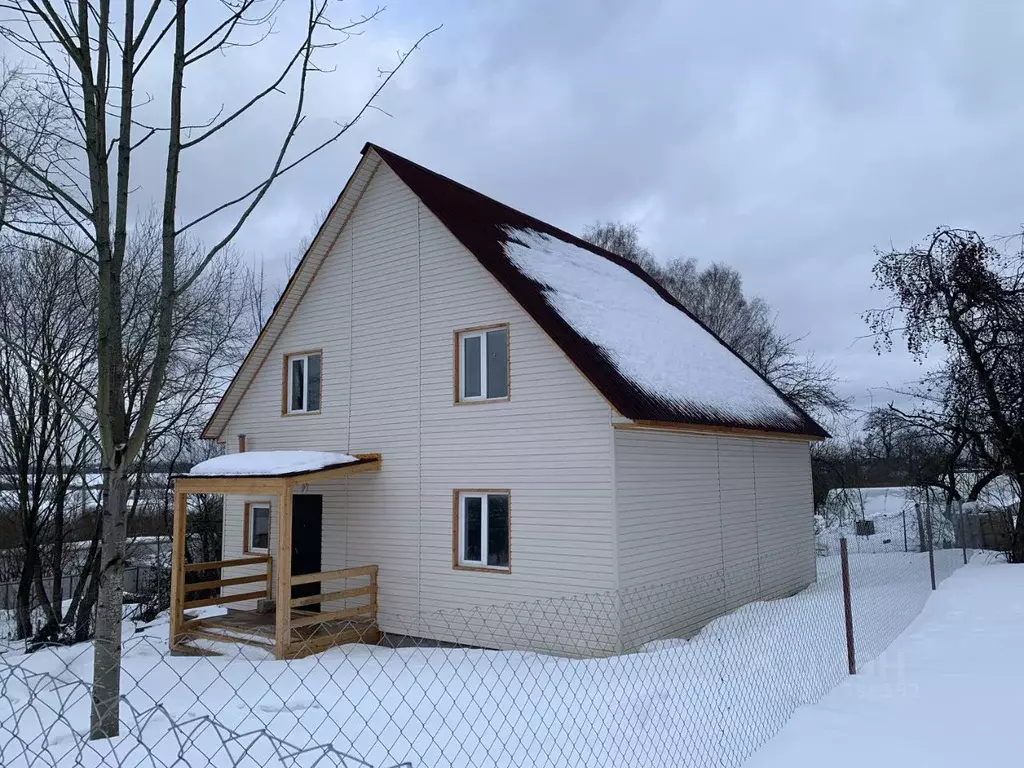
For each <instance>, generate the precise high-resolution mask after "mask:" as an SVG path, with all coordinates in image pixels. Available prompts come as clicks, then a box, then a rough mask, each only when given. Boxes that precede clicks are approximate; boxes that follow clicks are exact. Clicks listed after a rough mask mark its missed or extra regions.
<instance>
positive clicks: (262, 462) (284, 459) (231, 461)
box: [188, 451, 360, 477]
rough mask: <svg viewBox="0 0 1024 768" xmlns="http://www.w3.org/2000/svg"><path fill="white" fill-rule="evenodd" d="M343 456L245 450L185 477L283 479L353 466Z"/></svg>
mask: <svg viewBox="0 0 1024 768" xmlns="http://www.w3.org/2000/svg"><path fill="white" fill-rule="evenodd" d="M359 461H360V460H359V459H358V458H356V457H355V456H350V455H349V454H347V453H331V452H329V451H245V452H244V453H232V454H230V455H228V456H217V457H215V458H212V459H207V460H206V461H201V462H199V463H198V464H196V465H195V466H194V467H192V469H191V470H190V471H189V473H188V476H189V477H235V476H238V477H241V476H245V477H253V476H257V477H287V476H288V475H301V474H305V473H306V472H316V471H317V470H321V469H328V468H331V467H338V466H343V465H345V464H355V463H358V462H359Z"/></svg>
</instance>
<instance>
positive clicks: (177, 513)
mask: <svg viewBox="0 0 1024 768" xmlns="http://www.w3.org/2000/svg"><path fill="white" fill-rule="evenodd" d="M174 485H175V487H174V527H173V529H172V534H171V535H172V537H173V538H172V539H171V610H170V623H171V626H170V634H169V637H168V645H169V646H170V649H171V650H174V647H175V646H176V645H177V644H178V642H179V641H180V640H181V639H182V638H181V625H182V623H183V622H184V620H185V608H184V603H185V509H186V502H187V501H188V495H187V494H185V493H183V492H181V491H179V490H178V487H177V486H178V484H177V482H175V484H174Z"/></svg>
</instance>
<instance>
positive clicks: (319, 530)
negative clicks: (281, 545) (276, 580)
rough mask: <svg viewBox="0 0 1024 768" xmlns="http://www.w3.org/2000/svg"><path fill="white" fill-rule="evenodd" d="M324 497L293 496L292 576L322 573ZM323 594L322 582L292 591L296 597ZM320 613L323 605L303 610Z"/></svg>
mask: <svg viewBox="0 0 1024 768" xmlns="http://www.w3.org/2000/svg"><path fill="white" fill-rule="evenodd" d="M323 516H324V497H323V496H321V495H319V494H296V495H294V496H292V576H301V575H302V574H304V573H318V572H319V571H320V570H321V563H320V555H321V553H320V546H321V542H322V540H323V539H322V536H323ZM319 594H320V582H319V581H317V582H314V583H312V584H299V585H297V586H294V587H292V597H309V596H310V595H319ZM302 610H305V611H319V610H320V603H314V604H313V605H306V606H303V609H302Z"/></svg>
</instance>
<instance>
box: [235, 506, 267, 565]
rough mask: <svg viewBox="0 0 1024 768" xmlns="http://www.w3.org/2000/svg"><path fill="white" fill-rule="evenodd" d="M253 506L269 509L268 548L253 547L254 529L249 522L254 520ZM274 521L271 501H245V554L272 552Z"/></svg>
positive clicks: (243, 527) (243, 528)
mask: <svg viewBox="0 0 1024 768" xmlns="http://www.w3.org/2000/svg"><path fill="white" fill-rule="evenodd" d="M253 507H266V509H267V511H268V513H269V514H268V515H267V548H266V549H258V548H257V549H253V547H252V546H251V544H252V535H251V534H252V531H251V530H250V528H249V523H250V522H251V521H252V512H251V509H252V508H253ZM273 522H274V508H273V505H272V504H271V503H270V502H269V501H247V502H245V511H244V512H243V513H242V554H243V555H267V554H270V534H271V531H272V530H273Z"/></svg>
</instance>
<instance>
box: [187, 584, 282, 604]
mask: <svg viewBox="0 0 1024 768" xmlns="http://www.w3.org/2000/svg"><path fill="white" fill-rule="evenodd" d="M266 596H267V590H265V589H261V590H260V591H259V592H243V593H242V594H240V595H223V596H220V597H204V598H203V599H202V600H189V601H188V602H187V603H185V608H186V609H188V608H205V607H206V606H208V605H227V604H228V603H240V602H241V601H242V600H258V599H259V598H261V597H266Z"/></svg>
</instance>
